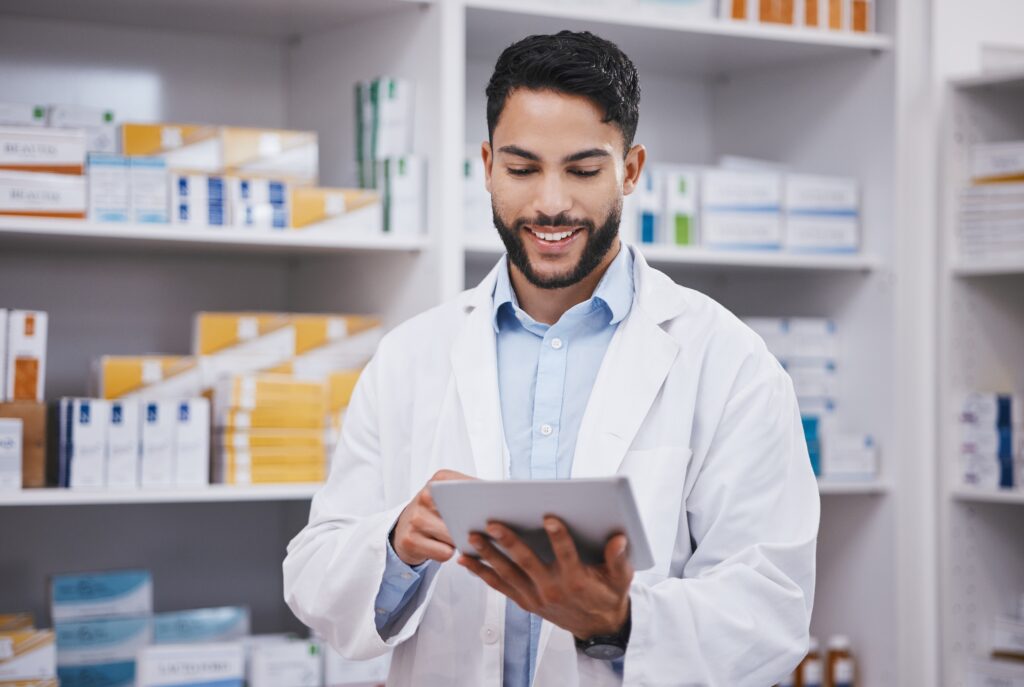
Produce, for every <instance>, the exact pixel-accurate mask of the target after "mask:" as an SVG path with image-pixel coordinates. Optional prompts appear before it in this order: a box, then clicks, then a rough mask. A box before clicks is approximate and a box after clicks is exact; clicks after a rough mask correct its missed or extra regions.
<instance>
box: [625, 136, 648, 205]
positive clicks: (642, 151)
mask: <svg viewBox="0 0 1024 687" xmlns="http://www.w3.org/2000/svg"><path fill="white" fill-rule="evenodd" d="M646 162H647V148H645V147H643V146H642V145H641V144H639V143H638V144H636V145H635V146H633V147H632V148H630V149H629V152H628V153H626V164H625V165H624V166H623V169H624V172H625V173H624V174H623V179H622V195H624V196H628V195H629V194H630V193H632V192H633V191H634V190H635V189H636V187H637V184H639V183H640V174H641V172H643V171H644V164H646Z"/></svg>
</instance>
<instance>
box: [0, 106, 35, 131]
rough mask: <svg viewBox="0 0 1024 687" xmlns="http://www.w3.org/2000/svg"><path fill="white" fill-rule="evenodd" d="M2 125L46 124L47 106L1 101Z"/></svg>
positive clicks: (0, 117)
mask: <svg viewBox="0 0 1024 687" xmlns="http://www.w3.org/2000/svg"><path fill="white" fill-rule="evenodd" d="M0 126H19V127H20V126H46V106H45V105H30V104H27V103H0Z"/></svg>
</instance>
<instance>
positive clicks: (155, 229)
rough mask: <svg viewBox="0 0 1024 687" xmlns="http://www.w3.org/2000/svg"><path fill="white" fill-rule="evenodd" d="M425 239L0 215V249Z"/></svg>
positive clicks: (280, 246)
mask: <svg viewBox="0 0 1024 687" xmlns="http://www.w3.org/2000/svg"><path fill="white" fill-rule="evenodd" d="M427 244H428V239H427V237H425V236H387V235H382V234H359V233H352V232H348V231H346V230H338V231H336V232H335V231H328V230H320V229H318V230H294V231H269V230H265V231H249V230H245V229H237V228H230V227H228V228H220V227H216V228H214V227H183V226H174V225H169V224H114V223H102V222H88V221H84V220H67V219H36V218H22V217H0V246H3V247H7V246H11V245H43V246H46V247H56V248H66V247H76V248H104V249H105V248H112V247H113V248H116V247H142V248H144V249H146V250H153V249H159V248H166V249H175V250H182V249H184V250H189V251H199V252H224V251H228V252H238V253H274V254H277V255H281V254H284V255H302V254H309V253H314V254H323V253H324V252H334V253H346V252H366V251H370V252H380V253H387V252H394V251H398V252H414V251H419V250H422V249H423V248H425V247H426V246H427Z"/></svg>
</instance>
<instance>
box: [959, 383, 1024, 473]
mask: <svg viewBox="0 0 1024 687" xmlns="http://www.w3.org/2000/svg"><path fill="white" fill-rule="evenodd" d="M1022 406H1024V404H1022V402H1021V399H1020V397H1018V396H1013V395H1010V394H992V393H972V394H968V395H967V397H966V398H965V399H964V403H963V407H962V409H961V413H960V463H961V475H962V477H963V481H964V483H965V484H969V485H971V486H977V487H980V488H985V489H997V488H998V489H1013V488H1014V487H1020V486H1022V482H1024V480H1022V479H1021V478H1020V475H1019V472H1020V469H1021V466H1020V465H1019V464H1017V461H1019V460H1020V459H1021V451H1020V448H1019V446H1018V444H1019V443H1020V437H1021V432H1022V429H1024V420H1022V415H1024V410H1022Z"/></svg>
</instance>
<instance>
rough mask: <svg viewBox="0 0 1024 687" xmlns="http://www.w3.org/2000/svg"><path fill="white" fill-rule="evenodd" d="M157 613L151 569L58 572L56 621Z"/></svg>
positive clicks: (53, 582) (53, 603)
mask: <svg viewBox="0 0 1024 687" xmlns="http://www.w3.org/2000/svg"><path fill="white" fill-rule="evenodd" d="M152 613H153V576H152V575H151V574H150V572H149V571H148V570H114V571H110V572H85V573H68V574H61V575H54V576H53V577H52V578H51V579H50V614H51V616H52V619H53V622H54V623H61V622H64V621H68V620H82V619H86V618H99V617H110V616H139V615H150V614H152Z"/></svg>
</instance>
